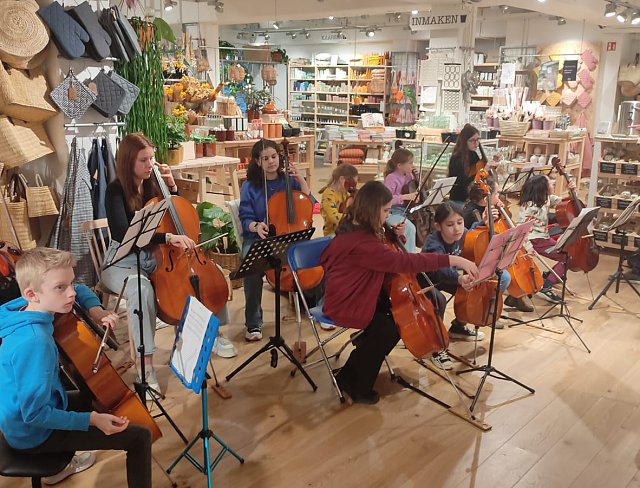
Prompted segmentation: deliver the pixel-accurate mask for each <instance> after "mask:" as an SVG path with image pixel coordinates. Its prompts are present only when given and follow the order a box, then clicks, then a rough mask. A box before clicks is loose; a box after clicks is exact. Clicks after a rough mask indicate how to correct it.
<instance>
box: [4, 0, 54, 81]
mask: <svg viewBox="0 0 640 488" xmlns="http://www.w3.org/2000/svg"><path fill="white" fill-rule="evenodd" d="M38 8H39V6H38V3H37V2H35V1H33V0H3V1H0V26H1V28H0V59H1V60H2V61H4V62H5V63H8V64H9V65H11V66H12V67H14V68H20V69H28V68H35V67H36V66H39V65H40V64H41V62H42V61H44V57H45V56H44V53H45V51H46V47H47V44H48V43H49V32H48V30H47V27H46V26H45V25H44V23H43V22H42V20H41V19H40V17H38V15H37V14H36V11H37V10H38Z"/></svg>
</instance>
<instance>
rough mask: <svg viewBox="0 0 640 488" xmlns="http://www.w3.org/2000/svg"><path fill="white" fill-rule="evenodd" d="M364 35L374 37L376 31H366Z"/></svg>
mask: <svg viewBox="0 0 640 488" xmlns="http://www.w3.org/2000/svg"><path fill="white" fill-rule="evenodd" d="M365 33H366V34H367V37H373V36H375V35H376V31H375V30H373V29H367V30H366V31H365Z"/></svg>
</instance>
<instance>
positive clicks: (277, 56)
mask: <svg viewBox="0 0 640 488" xmlns="http://www.w3.org/2000/svg"><path fill="white" fill-rule="evenodd" d="M271 61H273V62H274V63H284V64H287V63H288V62H289V56H288V55H287V50H286V49H280V48H278V49H274V50H273V51H271Z"/></svg>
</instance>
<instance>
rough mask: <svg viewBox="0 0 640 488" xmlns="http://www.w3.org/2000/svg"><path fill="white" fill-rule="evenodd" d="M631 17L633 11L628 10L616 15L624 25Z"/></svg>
mask: <svg viewBox="0 0 640 488" xmlns="http://www.w3.org/2000/svg"><path fill="white" fill-rule="evenodd" d="M629 15H631V9H627V10H625V11H623V12H620V13H618V15H616V19H617V20H618V22H620V23H621V24H624V23H625V22H626V21H627V20H629Z"/></svg>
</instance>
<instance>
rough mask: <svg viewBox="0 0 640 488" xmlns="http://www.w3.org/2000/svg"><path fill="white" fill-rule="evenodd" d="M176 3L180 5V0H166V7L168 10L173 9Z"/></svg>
mask: <svg viewBox="0 0 640 488" xmlns="http://www.w3.org/2000/svg"><path fill="white" fill-rule="evenodd" d="M176 5H178V2H176V1H175V0H164V9H165V11H167V12H169V11H171V10H173V7H175V6H176Z"/></svg>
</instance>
